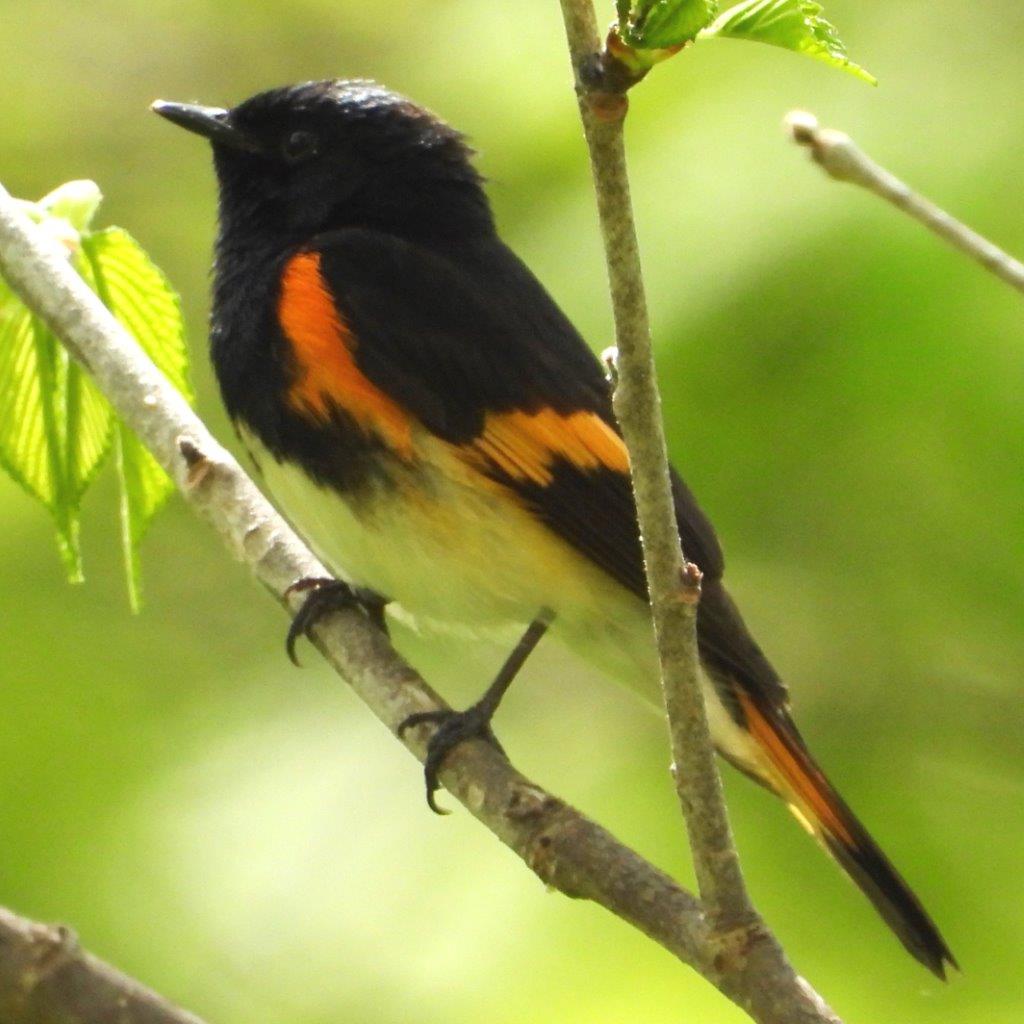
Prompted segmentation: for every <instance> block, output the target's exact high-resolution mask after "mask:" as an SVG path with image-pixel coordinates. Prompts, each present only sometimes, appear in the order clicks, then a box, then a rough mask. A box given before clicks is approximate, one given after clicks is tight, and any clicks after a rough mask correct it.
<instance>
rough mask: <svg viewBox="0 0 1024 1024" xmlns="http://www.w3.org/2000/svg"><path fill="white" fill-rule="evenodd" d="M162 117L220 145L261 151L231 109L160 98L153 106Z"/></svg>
mask: <svg viewBox="0 0 1024 1024" xmlns="http://www.w3.org/2000/svg"><path fill="white" fill-rule="evenodd" d="M149 109H150V110H152V111H153V112H154V113H156V114H159V115H160V116H161V117H166V118H167V120H168V121H170V122H171V124H176V125H177V126H178V127H179V128H184V129H185V130H186V131H189V132H195V134H196V135H202V136H203V138H204V139H209V140H210V141H211V142H215V143H217V144H218V145H221V146H229V147H230V148H232V149H244V150H248V151H249V152H252V153H258V152H259V151H260V148H261V147H260V146H259V145H257V143H256V142H255V140H254V139H251V138H249V137H248V136H247V135H246V134H245V133H244V132H242V131H239V130H238V129H237V128H235V127H234V126H233V125H232V124H231V122H230V120H229V118H228V111H226V110H223V109H222V108H220V107H201V106H199V105H198V104H196V103H170V102H168V101H167V100H157V101H156V102H155V103H153V104H152V105H151V106H150V108H149Z"/></svg>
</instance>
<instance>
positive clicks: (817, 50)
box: [697, 0, 878, 85]
mask: <svg viewBox="0 0 1024 1024" xmlns="http://www.w3.org/2000/svg"><path fill="white" fill-rule="evenodd" d="M821 12H822V7H821V4H818V3H815V2H814V0H744V2H743V3H739V4H736V6H735V7H730V8H729V9H728V10H727V11H723V12H722V14H721V15H720V16H719V17H718V18H716V19H715V21H714V23H713V24H711V25H709V26H708V27H707V28H706V29H704V30H703V31H702V32H701V33H700V34H699V35H698V37H697V38H698V40H704V39H725V38H728V39H750V40H753V41H754V42H759V43H768V44H769V45H771V46H781V47H782V48H783V49H786V50H793V51H794V52H796V53H804V54H807V56H809V57H814V58H816V59H817V60H822V61H825V62H826V63H828V64H831V65H832V66H833V67H837V68H840V69H841V70H843V71H848V72H849V73H850V74H852V75H856V76H857V77H858V78H860V79H862V80H863V81H865V82H868V83H870V84H871V85H877V84H878V82H877V79H876V78H875V77H874V76H873V75H872V74H870V73H869V72H868V71H866V70H865V69H864V68H862V67H861V66H860V65H859V64H854V63H853V61H851V60H850V59H849V57H847V55H846V47H845V46H843V43H842V40H841V39H840V38H839V34H838V32H837V31H836V29H835V26H834V25H832V24H831V23H830V22H828V21H826V20H825V19H824V18H823V17H821Z"/></svg>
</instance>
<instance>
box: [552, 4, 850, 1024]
mask: <svg viewBox="0 0 1024 1024" xmlns="http://www.w3.org/2000/svg"><path fill="white" fill-rule="evenodd" d="M561 5H562V15H563V19H564V21H565V29H566V36H567V38H568V42H569V52H570V56H571V58H572V65H573V71H574V75H575V81H576V91H577V96H578V98H579V107H580V116H581V118H582V121H583V130H584V134H585V136H586V140H587V146H588V149H589V152H590V164H591V170H592V172H593V177H594V190H595V192H596V195H597V206H598V214H599V217H600V222H601V233H602V236H603V239H604V247H605V259H606V262H607V264H608V279H609V285H610V288H611V297H612V307H613V312H614V317H615V334H616V344H617V347H618V360H617V365H616V371H617V372H616V377H617V381H616V387H615V398H614V402H615V414H616V417H617V419H618V421H619V425H620V427H621V428H622V434H623V438H624V440H625V442H626V446H627V448H628V450H629V459H630V471H631V474H632V479H633V490H634V495H635V498H636V505H637V514H638V518H639V521H640V532H641V540H642V543H643V550H644V563H645V568H646V572H647V583H648V589H649V592H650V597H651V607H652V611H653V615H654V625H655V633H656V637H657V643H658V655H659V659H660V662H661V673H662V688H663V693H664V700H665V709H666V711H667V713H668V722H669V731H670V734H671V740H672V753H673V758H674V761H675V781H676V790H677V792H678V795H679V800H680V804H681V806H682V809H683V815H684V817H685V819H686V826H687V831H688V835H689V840H690V848H691V850H692V851H693V859H694V864H695V867H696V870H697V879H698V884H699V887H700V893H701V896H702V897H703V899H704V901H705V902H706V904H707V905H708V907H709V911H710V913H711V916H712V922H713V933H712V940H713V941H714V942H717V943H719V944H720V951H721V955H722V957H723V959H725V960H728V959H730V958H731V957H735V956H737V954H738V956H739V959H740V961H741V962H742V965H743V966H742V969H741V970H740V971H737V972H733V973H730V974H727V975H726V978H725V979H724V982H725V983H724V984H723V986H722V988H723V991H726V992H727V994H729V995H730V997H731V998H733V999H735V1000H736V1002H738V1003H739V1004H740V1005H741V1006H743V1007H744V1009H746V1010H747V1011H748V1012H749V1013H750V1014H751V1016H753V1017H754V1018H755V1019H756V1020H761V1021H771V1022H797V1021H801V1022H804V1021H837V1020H838V1018H836V1017H835V1015H834V1014H833V1013H832V1011H831V1010H830V1009H829V1007H828V1006H827V1005H826V1004H825V1003H824V1001H823V1000H822V999H821V997H820V996H818V995H817V993H815V992H814V991H813V990H812V989H811V988H810V987H809V986H808V985H807V984H806V983H805V982H804V981H803V979H801V978H800V977H798V975H797V974H796V972H795V971H794V970H793V968H792V966H791V965H790V964H789V962H788V960H787V959H786V956H785V954H784V953H783V950H782V948H781V946H780V945H779V943H778V942H777V940H776V939H775V937H774V936H773V935H772V933H771V932H770V931H769V930H768V928H767V927H766V926H765V924H764V922H763V921H762V920H761V918H760V917H759V915H758V914H757V911H756V910H755V909H754V907H753V905H752V904H751V902H750V897H749V895H748V893H747V889H746V885H745V883H744V880H743V874H742V871H741V869H740V864H739V857H738V855H737V852H736V846H735V843H734V841H733V837H732V831H731V828H730V826H729V819H728V814H727V811H726V807H725V799H724V796H723V793H722V784H721V779H720V777H719V774H718V765H717V762H716V759H715V751H714V746H713V744H712V741H711V735H710V731H709V728H708V721H707V713H706V710H705V706H704V696H703V693H702V689H701V682H700V663H699V658H698V651H697V637H696V615H697V603H698V600H699V582H700V574H699V570H698V569H697V568H696V567H695V566H692V565H690V564H689V563H687V562H685V560H684V554H683V552H682V550H681V545H680V539H679V531H678V527H677V524H676V516H675V503H674V500H673V496H672V489H671V483H670V478H669V465H668V452H667V447H666V444H665V434H664V427H663V424H662V417H661V396H660V394H659V391H658V385H657V376H656V371H655V366H654V353H653V348H652V345H651V332H650V324H649V321H648V316H647V302H646V298H645V295H644V282H643V274H642V271H641V268H640V255H639V248H638V245H637V237H636V227H635V224H634V221H633V209H632V201H631V199H630V193H629V178H628V174H627V171H626V156H625V145H624V142H623V122H624V120H625V116H626V112H627V110H628V101H627V99H626V97H625V95H624V94H623V92H622V90H621V88H619V87H618V86H617V84H616V83H615V82H614V81H611V82H609V81H608V79H607V78H606V77H603V76H602V74H601V60H600V39H599V37H598V32H597V22H596V18H595V15H594V6H593V2H592V0H561Z"/></svg>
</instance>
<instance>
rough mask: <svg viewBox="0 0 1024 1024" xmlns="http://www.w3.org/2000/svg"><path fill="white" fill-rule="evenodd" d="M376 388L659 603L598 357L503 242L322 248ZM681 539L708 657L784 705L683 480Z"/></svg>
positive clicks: (678, 493) (330, 242)
mask: <svg viewBox="0 0 1024 1024" xmlns="http://www.w3.org/2000/svg"><path fill="white" fill-rule="evenodd" d="M315 250H316V251H317V252H318V253H319V257H320V263H319V267H320V272H321V274H322V275H323V279H324V281H325V283H326V285H327V287H328V288H329V289H330V292H331V294H332V296H333V298H334V302H335V304H336V306H337V308H338V309H339V311H340V313H341V316H342V317H343V319H344V322H345V325H346V328H347V330H348V334H349V337H350V339H351V345H352V348H353V357H354V361H355V363H356V365H357V367H358V369H359V371H360V372H361V374H363V375H364V376H365V377H366V378H367V380H369V381H370V382H372V384H373V386H375V387H376V388H378V389H380V391H381V392H383V393H384V394H386V395H387V396H388V397H389V398H390V399H392V400H393V401H394V402H395V403H397V404H398V405H399V406H400V407H402V408H403V409H405V410H407V411H408V412H409V413H410V414H411V415H412V416H414V417H415V418H416V419H417V420H418V421H419V422H420V423H422V424H423V425H424V426H426V427H427V428H428V429H429V430H430V431H431V432H433V433H434V434H436V435H437V436H439V437H441V438H443V439H444V440H446V441H448V442H450V443H451V444H452V445H455V446H458V448H460V449H462V450H464V451H465V452H466V454H467V457H469V458H471V459H472V460H474V464H475V465H478V466H480V467H481V468H482V470H483V471H484V472H485V473H486V474H487V475H488V476H490V477H491V478H492V479H494V480H496V481H498V482H500V483H502V484H504V485H505V486H507V487H508V488H509V489H510V490H511V491H512V492H514V493H515V494H516V495H517V496H518V497H519V498H520V500H521V501H522V502H523V503H524V504H526V505H527V506H528V507H529V508H530V509H531V510H532V511H533V512H534V514H535V515H536V516H537V517H538V518H539V519H541V520H542V521H543V522H544V523H546V524H547V526H548V527H549V528H550V529H551V530H552V531H553V532H554V533H556V534H557V535H558V536H559V537H561V538H562V539H563V540H565V541H566V542H567V543H569V544H570V545H572V546H573V547H574V548H576V549H577V550H578V551H580V552H582V553H583V554H584V555H585V556H586V557H587V558H589V559H590V560H591V561H593V562H594V563H595V564H597V565H598V566H600V567H601V568H602V569H604V570H605V571H606V572H607V573H608V574H609V575H610V576H612V577H613V578H614V579H616V580H617V581H618V582H619V583H620V584H621V585H622V586H624V587H626V588H627V589H628V590H630V591H632V592H633V593H635V594H636V595H637V596H638V597H641V598H646V584H645V578H644V570H643V558H642V552H641V548H640V542H639V530H638V526H637V520H636V512H635V507H634V503H633V495H632V489H631V486H630V481H629V474H628V464H627V460H626V453H625V448H624V446H623V444H622V441H621V437H620V435H619V431H618V427H617V426H616V424H615V421H614V417H613V415H612V410H611V403H610V398H609V393H608V387H607V384H606V382H605V380H604V375H603V372H602V369H601V366H600V364H599V362H598V360H597V359H596V358H595V357H594V355H593V353H592V352H591V351H590V350H589V348H588V347H587V346H586V344H585V343H584V341H583V340H582V338H581V337H580V336H579V334H578V333H577V332H576V330H575V328H574V327H573V326H572V324H571V323H570V322H569V320H568V319H567V318H566V317H565V315H564V314H563V313H562V312H561V310H560V309H559V308H558V307H557V305H556V304H555V302H554V301H553V300H552V299H551V297H550V296H549V295H548V294H547V292H546V291H545V290H544V288H543V287H542V286H541V285H540V283H539V282H538V281H537V280H536V278H535V277H534V276H533V275H532V274H531V273H530V271H529V270H528V269H527V268H526V267H525V266H524V265H523V264H522V263H521V262H520V261H519V260H518V258H517V257H516V256H515V255H514V254H512V253H511V252H510V251H509V250H508V249H507V248H506V247H505V246H504V245H503V244H502V243H501V242H500V241H498V240H497V239H495V238H493V237H488V238H484V239H481V240H480V241H479V242H476V243H473V244H469V245H466V244H464V245H463V246H462V247H461V248H460V249H458V250H457V251H456V250H453V251H452V252H451V253H450V254H442V253H440V252H439V251H438V250H437V247H436V243H435V244H434V245H432V247H431V248H430V249H427V248H424V247H421V246H418V245H416V244H414V243H411V242H408V241H405V240H402V239H398V238H395V237H393V236H390V235H384V234H380V233H377V232H373V231H368V230H345V231H339V232H333V233H331V234H327V235H323V236H321V237H320V238H319V239H317V240H316V242H315ZM672 483H673V491H674V497H675V506H676V518H677V522H678V524H679V532H680V538H681V540H682V544H683V549H684V550H685V552H686V555H687V557H688V558H690V559H691V560H692V561H694V562H696V563H697V564H698V565H699V566H700V568H701V569H702V571H703V572H704V576H705V580H706V581H707V583H706V595H707V596H706V599H705V602H703V603H702V605H701V609H700V612H699V615H698V627H699V635H700V642H701V648H702V651H703V652H704V653H705V656H706V658H707V659H708V660H709V661H710V662H711V664H712V665H713V666H717V667H720V669H721V672H722V673H723V674H727V675H729V676H732V677H736V678H738V679H739V681H741V683H745V684H746V685H748V686H751V687H753V688H755V689H756V690H759V691H760V692H762V693H764V694H765V695H766V696H770V697H771V698H773V699H784V696H785V691H784V689H783V687H782V684H781V683H780V682H779V680H778V677H777V676H776V674H775V673H774V671H772V669H771V666H770V665H769V664H768V662H767V660H766V659H765V658H764V655H763V654H762V653H761V651H760V649H759V648H758V647H757V645H756V643H755V642H754V641H753V639H752V638H751V637H750V635H749V633H748V632H747V630H746V627H745V626H744V625H743V621H742V619H741V618H740V616H739V613H738V612H737V611H736V609H735V606H734V605H733V604H732V602H731V601H730V600H729V598H728V595H726V594H725V591H724V590H723V589H722V588H721V586H720V585H719V584H718V583H717V581H718V580H719V579H720V577H721V575H722V571H723V568H724V565H723V558H722V552H721V548H720V547H719V544H718V540H717V538H716V537H715V533H714V530H713V528H712V526H711V524H710V522H709V521H708V519H707V517H706V516H705V515H704V513H703V512H702V511H701V509H700V508H699V506H698V505H697V502H696V500H695V499H694V497H693V495H692V494H691V493H690V491H689V489H688V488H687V487H686V485H685V484H684V483H683V482H682V480H681V479H680V478H679V477H678V476H677V475H676V474H675V473H673V480H672Z"/></svg>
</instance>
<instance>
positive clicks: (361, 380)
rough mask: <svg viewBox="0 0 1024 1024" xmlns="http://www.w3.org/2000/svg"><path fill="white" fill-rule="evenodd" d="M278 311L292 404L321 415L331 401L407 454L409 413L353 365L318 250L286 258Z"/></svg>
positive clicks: (352, 344)
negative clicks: (289, 357)
mask: <svg viewBox="0 0 1024 1024" xmlns="http://www.w3.org/2000/svg"><path fill="white" fill-rule="evenodd" d="M277 314H278V319H279V320H280V322H281V327H282V329H283V330H284V333H285V337H287V339H288V341H289V342H290V343H291V349H292V354H293V356H294V358H295V362H296V364H297V369H298V373H297V375H296V378H295V381H294V383H293V384H292V385H291V387H290V388H289V390H288V401H289V403H290V404H291V406H292V408H294V409H296V410H297V411H299V412H301V413H303V414H305V415H309V416H313V417H316V418H318V419H323V420H326V419H327V417H328V415H329V413H330V407H331V405H334V406H337V407H338V408H339V409H343V410H344V411H345V412H346V413H348V414H349V415H350V416H351V417H352V419H354V420H355V421H356V423H358V424H359V426H360V427H362V428H363V430H365V431H366V432H367V433H375V434H377V435H378V436H379V437H380V438H381V439H382V440H384V441H385V442H387V443H388V444H389V445H390V446H391V447H392V448H393V449H394V450H395V451H396V452H398V453H399V454H400V455H401V456H402V457H403V458H407V459H408V458H411V456H412V439H411V422H410V419H409V416H408V415H407V414H406V413H405V411H404V410H403V409H402V408H401V407H400V406H399V405H398V404H397V403H396V402H394V401H393V400H392V399H390V398H389V397H388V396H387V395H386V394H385V393H384V392H383V391H381V390H380V388H378V387H377V386H376V385H375V384H373V383H372V382H371V381H369V380H367V378H366V377H364V376H363V374H362V373H361V372H360V370H359V368H358V367H357V366H356V362H355V359H354V358H353V353H354V351H355V348H356V339H355V337H354V336H353V335H352V332H351V331H350V330H349V329H348V326H347V325H346V324H345V322H344V321H343V319H342V317H341V315H340V313H339V312H338V309H337V307H336V306H335V304H334V300H333V299H332V297H331V294H330V291H329V290H328V288H327V286H326V284H325V283H324V280H323V277H322V276H321V274H320V254H319V253H316V252H303V253H299V254H298V255H297V256H294V257H292V259H291V260H290V261H289V262H288V265H287V266H286V267H285V270H284V274H283V275H282V278H281V296H280V299H279V300H278V306H277Z"/></svg>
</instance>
